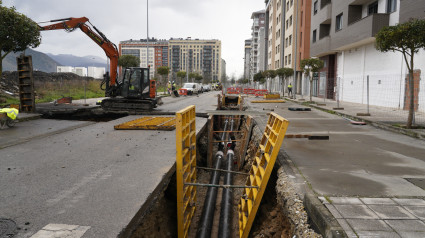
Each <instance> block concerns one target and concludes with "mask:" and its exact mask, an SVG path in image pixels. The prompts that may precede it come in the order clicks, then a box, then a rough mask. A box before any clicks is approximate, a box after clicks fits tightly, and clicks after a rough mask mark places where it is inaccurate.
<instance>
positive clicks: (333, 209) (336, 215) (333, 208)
mask: <svg viewBox="0 0 425 238" xmlns="http://www.w3.org/2000/svg"><path fill="white" fill-rule="evenodd" d="M325 206H326V208H327V209H328V210H329V211H330V212H331V213H332V215H333V216H334V217H335V218H336V219H339V218H342V215H341V214H340V213H339V212H338V210H336V208H335V207H334V206H333V205H332V204H329V203H328V204H325Z"/></svg>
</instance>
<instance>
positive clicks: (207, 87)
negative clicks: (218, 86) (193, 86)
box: [204, 84, 211, 92]
mask: <svg viewBox="0 0 425 238" xmlns="http://www.w3.org/2000/svg"><path fill="white" fill-rule="evenodd" d="M209 91H211V85H209V84H205V85H204V92H209Z"/></svg>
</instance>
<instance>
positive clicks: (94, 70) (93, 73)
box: [87, 67, 105, 79]
mask: <svg viewBox="0 0 425 238" xmlns="http://www.w3.org/2000/svg"><path fill="white" fill-rule="evenodd" d="M104 74H105V68H104V67H87V76H89V77H92V78H95V79H102V78H103V75H104Z"/></svg>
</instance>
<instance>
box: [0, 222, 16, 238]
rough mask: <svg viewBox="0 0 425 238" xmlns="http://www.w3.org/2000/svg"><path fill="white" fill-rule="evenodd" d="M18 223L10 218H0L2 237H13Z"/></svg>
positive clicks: (0, 234) (0, 233)
mask: <svg viewBox="0 0 425 238" xmlns="http://www.w3.org/2000/svg"><path fill="white" fill-rule="evenodd" d="M15 231H16V223H15V222H14V221H12V220H9V219H3V218H0V238H12V237H14V236H15Z"/></svg>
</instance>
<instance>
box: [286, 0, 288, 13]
mask: <svg viewBox="0 0 425 238" xmlns="http://www.w3.org/2000/svg"><path fill="white" fill-rule="evenodd" d="M286 11H289V1H287V2H286Z"/></svg>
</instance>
